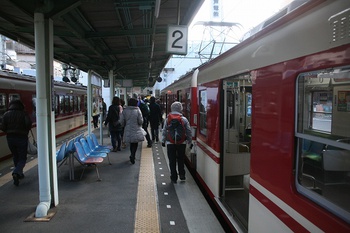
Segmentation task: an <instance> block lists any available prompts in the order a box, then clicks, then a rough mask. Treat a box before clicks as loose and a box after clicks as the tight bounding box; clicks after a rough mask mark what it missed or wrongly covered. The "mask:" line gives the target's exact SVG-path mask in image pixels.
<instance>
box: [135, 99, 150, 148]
mask: <svg viewBox="0 0 350 233" xmlns="http://www.w3.org/2000/svg"><path fill="white" fill-rule="evenodd" d="M142 98H143V96H140V97H139V101H138V103H137V106H139V108H140V110H141V113H142V117H143V124H142V128H143V129H144V130H145V131H146V135H145V137H146V140H147V147H152V140H151V137H150V136H149V133H148V118H149V113H150V110H149V106H148V104H147V103H146V102H145V101H144V100H142Z"/></svg>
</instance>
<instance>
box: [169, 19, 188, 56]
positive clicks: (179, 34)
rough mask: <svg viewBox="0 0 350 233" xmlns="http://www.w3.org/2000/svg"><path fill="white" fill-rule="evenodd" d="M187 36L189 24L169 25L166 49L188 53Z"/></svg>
mask: <svg viewBox="0 0 350 233" xmlns="http://www.w3.org/2000/svg"><path fill="white" fill-rule="evenodd" d="M187 36H188V33H187V26H182V25H169V26H168V38H167V49H166V51H167V52H168V53H172V54H181V55H186V54H187Z"/></svg>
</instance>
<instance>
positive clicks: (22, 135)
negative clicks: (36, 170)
mask: <svg viewBox="0 0 350 233" xmlns="http://www.w3.org/2000/svg"><path fill="white" fill-rule="evenodd" d="M31 128H32V121H31V120H30V117H29V116H28V114H27V113H26V112H25V111H24V105H23V103H22V102H21V101H20V100H12V101H11V102H10V107H9V109H8V111H7V112H5V114H4V117H3V118H2V131H4V132H5V133H6V135H7V136H6V138H7V144H8V147H9V148H10V150H11V153H12V155H13V163H14V165H15V169H14V170H13V172H12V178H13V184H14V185H16V186H18V185H19V180H20V179H23V178H24V174H23V168H24V166H25V165H26V162H27V148H28V133H29V130H30V129H31Z"/></svg>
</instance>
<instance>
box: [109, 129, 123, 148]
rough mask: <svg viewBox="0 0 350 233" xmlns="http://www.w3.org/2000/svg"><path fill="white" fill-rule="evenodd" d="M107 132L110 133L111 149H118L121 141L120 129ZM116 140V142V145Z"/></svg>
mask: <svg viewBox="0 0 350 233" xmlns="http://www.w3.org/2000/svg"><path fill="white" fill-rule="evenodd" d="M109 133H110V134H111V142H112V146H113V149H115V148H118V149H120V145H121V141H122V138H121V133H122V131H109ZM116 142H118V146H117V143H116Z"/></svg>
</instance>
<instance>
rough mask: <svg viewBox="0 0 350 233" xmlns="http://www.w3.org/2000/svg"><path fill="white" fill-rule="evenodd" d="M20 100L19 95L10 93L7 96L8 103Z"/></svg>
mask: <svg viewBox="0 0 350 233" xmlns="http://www.w3.org/2000/svg"><path fill="white" fill-rule="evenodd" d="M20 99H21V95H20V94H18V93H10V94H9V103H10V102H11V101H12V100H20Z"/></svg>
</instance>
